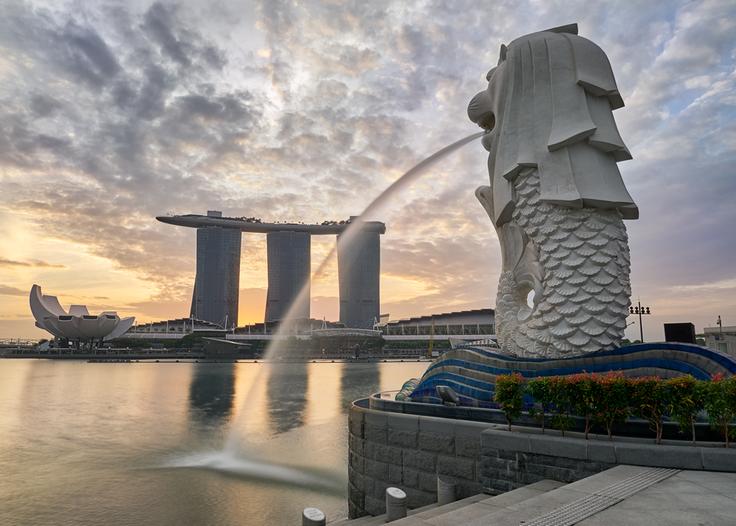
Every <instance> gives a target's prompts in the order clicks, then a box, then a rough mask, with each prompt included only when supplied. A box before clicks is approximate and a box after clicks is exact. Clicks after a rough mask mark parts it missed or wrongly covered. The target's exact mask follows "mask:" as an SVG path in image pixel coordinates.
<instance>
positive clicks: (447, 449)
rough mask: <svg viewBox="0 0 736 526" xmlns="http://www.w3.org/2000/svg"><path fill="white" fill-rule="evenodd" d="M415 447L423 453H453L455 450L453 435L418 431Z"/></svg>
mask: <svg viewBox="0 0 736 526" xmlns="http://www.w3.org/2000/svg"><path fill="white" fill-rule="evenodd" d="M417 446H418V447H419V449H422V450H424V451H433V452H438V453H439V452H441V453H453V452H454V450H455V437H454V436H453V435H441V434H438V433H432V432H429V431H427V432H425V431H420V432H419V435H418V437H417Z"/></svg>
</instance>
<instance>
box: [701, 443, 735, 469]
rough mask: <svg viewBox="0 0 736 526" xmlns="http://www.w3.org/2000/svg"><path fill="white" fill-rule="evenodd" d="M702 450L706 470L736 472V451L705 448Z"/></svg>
mask: <svg viewBox="0 0 736 526" xmlns="http://www.w3.org/2000/svg"><path fill="white" fill-rule="evenodd" d="M700 450H701V456H702V459H703V467H704V468H705V469H708V470H712V471H732V472H736V449H731V448H729V449H726V448H723V449H721V448H714V447H703V448H700Z"/></svg>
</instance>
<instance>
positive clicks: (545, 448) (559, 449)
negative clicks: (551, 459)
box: [528, 435, 588, 459]
mask: <svg viewBox="0 0 736 526" xmlns="http://www.w3.org/2000/svg"><path fill="white" fill-rule="evenodd" d="M528 440H529V451H530V452H532V453H537V454H540V455H551V456H556V457H567V458H577V459H586V458H587V457H588V453H587V444H586V440H580V439H577V438H570V437H564V438H563V437H553V436H548V435H529V437H528Z"/></svg>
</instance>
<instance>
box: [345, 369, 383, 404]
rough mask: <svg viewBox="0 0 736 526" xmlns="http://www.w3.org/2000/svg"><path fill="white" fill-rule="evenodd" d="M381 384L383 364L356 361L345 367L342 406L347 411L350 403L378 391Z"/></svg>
mask: <svg viewBox="0 0 736 526" xmlns="http://www.w3.org/2000/svg"><path fill="white" fill-rule="evenodd" d="M380 385H381V364H379V363H375V362H374V363H355V364H350V366H349V367H344V368H343V370H342V376H341V380H340V407H341V408H342V411H343V412H347V410H348V408H349V407H350V404H351V403H352V402H353V401H354V400H356V399H358V398H363V397H365V396H368V395H369V394H371V393H375V392H376V391H378V389H379V387H380Z"/></svg>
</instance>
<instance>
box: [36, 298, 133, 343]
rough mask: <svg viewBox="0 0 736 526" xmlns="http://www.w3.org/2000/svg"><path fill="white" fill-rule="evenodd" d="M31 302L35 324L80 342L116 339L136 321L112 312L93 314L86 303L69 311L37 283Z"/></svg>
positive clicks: (56, 335)
mask: <svg viewBox="0 0 736 526" xmlns="http://www.w3.org/2000/svg"><path fill="white" fill-rule="evenodd" d="M29 303H30V307H31V313H32V314H33V317H34V318H35V320H36V327H38V328H39V329H43V330H45V331H47V332H49V333H51V334H52V335H53V336H55V337H56V338H60V339H62V340H69V341H72V342H75V343H76V344H77V345H79V344H85V345H91V346H92V345H98V344H100V343H102V342H103V341H106V340H112V339H114V338H117V337H119V336H121V335H122V334H124V333H125V332H126V331H127V330H128V329H129V328H130V327H131V326H132V325H133V322H134V321H135V318H133V317H130V318H122V319H121V318H120V316H118V314H117V312H113V311H104V312H101V313H100V314H90V313H89V311H88V310H87V306H86V305H71V306H70V307H69V311H66V310H64V308H63V307H62V306H61V304H60V303H59V300H58V298H57V297H56V296H49V295H45V294H43V292H42V291H41V287H40V286H38V285H33V287H31V293H30V296H29Z"/></svg>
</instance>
